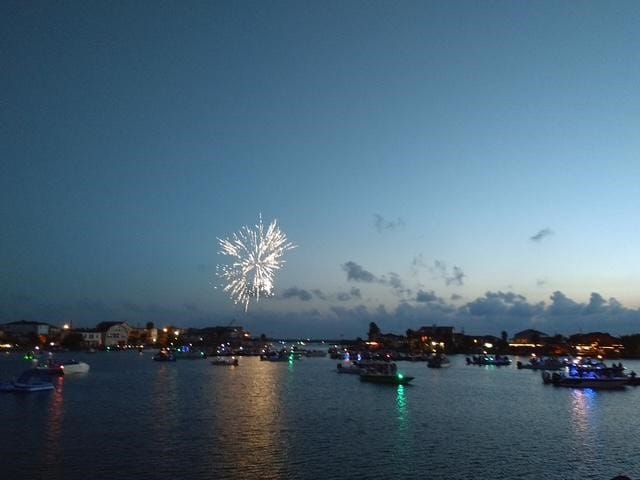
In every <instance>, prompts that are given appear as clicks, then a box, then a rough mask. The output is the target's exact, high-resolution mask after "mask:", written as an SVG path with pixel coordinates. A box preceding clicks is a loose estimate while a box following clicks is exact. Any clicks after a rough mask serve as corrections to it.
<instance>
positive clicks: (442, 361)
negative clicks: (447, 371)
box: [427, 353, 451, 368]
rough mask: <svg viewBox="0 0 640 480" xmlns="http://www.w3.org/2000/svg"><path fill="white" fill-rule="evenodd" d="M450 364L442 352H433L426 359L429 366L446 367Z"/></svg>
mask: <svg viewBox="0 0 640 480" xmlns="http://www.w3.org/2000/svg"><path fill="white" fill-rule="evenodd" d="M450 366H451V362H450V361H449V358H448V357H447V356H446V355H445V354H444V353H435V354H433V355H432V356H430V357H429V358H428V359H427V367H429V368H447V367H450Z"/></svg>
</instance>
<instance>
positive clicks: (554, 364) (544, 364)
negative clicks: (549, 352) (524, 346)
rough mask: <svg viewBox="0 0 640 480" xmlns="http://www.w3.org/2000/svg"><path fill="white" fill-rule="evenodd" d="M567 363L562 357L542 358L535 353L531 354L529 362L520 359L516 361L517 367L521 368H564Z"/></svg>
mask: <svg viewBox="0 0 640 480" xmlns="http://www.w3.org/2000/svg"><path fill="white" fill-rule="evenodd" d="M567 365H568V362H567V361H566V360H563V359H560V358H555V357H547V358H544V357H543V358H540V357H537V356H535V355H532V356H531V358H530V359H529V363H522V362H520V361H518V362H516V367H518V369H519V370H521V369H526V370H562V369H563V368H565V367H566V366H567Z"/></svg>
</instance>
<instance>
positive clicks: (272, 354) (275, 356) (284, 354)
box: [260, 348, 300, 362]
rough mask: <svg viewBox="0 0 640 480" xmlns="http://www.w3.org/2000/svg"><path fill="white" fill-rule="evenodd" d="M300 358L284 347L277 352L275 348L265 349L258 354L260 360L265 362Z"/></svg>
mask: <svg viewBox="0 0 640 480" xmlns="http://www.w3.org/2000/svg"><path fill="white" fill-rule="evenodd" d="M298 358H300V357H299V356H298V355H296V354H295V352H290V351H288V350H286V349H284V348H283V349H282V350H280V351H278V352H276V351H275V350H267V351H265V352H264V353H263V354H261V355H260V360H263V361H267V362H289V361H293V360H295V359H298Z"/></svg>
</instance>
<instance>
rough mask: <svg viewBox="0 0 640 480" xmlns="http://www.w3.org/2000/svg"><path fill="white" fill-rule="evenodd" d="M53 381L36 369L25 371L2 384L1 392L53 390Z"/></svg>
mask: <svg viewBox="0 0 640 480" xmlns="http://www.w3.org/2000/svg"><path fill="white" fill-rule="evenodd" d="M53 388H54V387H53V383H51V382H50V381H48V380H46V379H43V378H42V372H40V371H38V370H36V369H29V370H26V371H24V372H23V373H22V374H21V375H20V376H19V377H18V378H17V379H15V380H12V381H11V382H5V383H2V384H0V392H16V393H29V392H42V391H46V390H53Z"/></svg>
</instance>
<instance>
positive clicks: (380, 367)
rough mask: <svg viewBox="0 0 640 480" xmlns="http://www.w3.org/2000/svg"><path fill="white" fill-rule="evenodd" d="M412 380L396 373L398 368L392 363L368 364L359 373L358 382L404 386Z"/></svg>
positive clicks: (407, 376)
mask: <svg viewBox="0 0 640 480" xmlns="http://www.w3.org/2000/svg"><path fill="white" fill-rule="evenodd" d="M413 379H414V377H411V376H409V375H404V374H403V373H400V372H398V367H397V365H396V364H395V363H393V362H375V363H374V362H372V363H368V364H367V365H366V367H363V370H362V372H360V380H361V381H363V382H371V383H385V384H390V385H406V384H408V383H409V382H410V381H411V380H413Z"/></svg>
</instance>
